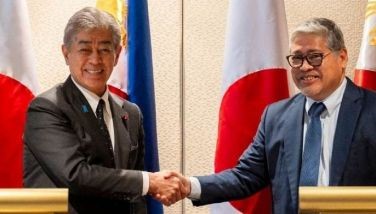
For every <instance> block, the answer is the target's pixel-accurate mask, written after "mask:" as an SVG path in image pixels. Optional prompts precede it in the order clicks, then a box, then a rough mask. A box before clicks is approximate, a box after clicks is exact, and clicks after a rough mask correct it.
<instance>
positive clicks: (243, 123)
mask: <svg viewBox="0 0 376 214" xmlns="http://www.w3.org/2000/svg"><path fill="white" fill-rule="evenodd" d="M287 54H288V33H287V22H286V15H285V8H284V1H280V0H232V1H230V2H229V14H228V22H227V34H226V41H225V59H224V69H223V85H222V87H223V88H222V90H223V97H222V102H221V107H220V112H219V125H218V141H217V148H216V153H215V172H220V171H222V170H225V169H228V168H231V167H234V166H235V165H236V164H237V161H238V159H239V157H240V156H241V154H242V153H243V151H244V150H245V149H246V148H247V147H248V146H249V144H250V143H251V142H252V139H253V137H254V135H255V133H256V131H257V127H258V124H259V122H260V119H261V114H262V112H263V110H264V108H265V107H266V106H267V105H268V104H270V103H272V102H275V101H278V100H280V99H283V98H287V97H289V86H288V78H287V69H286V68H287V67H288V65H287V62H286V60H285V56H286V55H287ZM211 211H212V213H239V212H241V213H255V214H256V213H257V214H260V213H261V214H262V213H270V212H271V194H270V189H269V188H265V189H264V190H262V191H260V192H258V193H257V194H255V195H253V196H252V197H250V198H247V199H244V200H239V201H231V202H230V203H228V202H225V203H221V204H218V205H213V206H212V207H211Z"/></svg>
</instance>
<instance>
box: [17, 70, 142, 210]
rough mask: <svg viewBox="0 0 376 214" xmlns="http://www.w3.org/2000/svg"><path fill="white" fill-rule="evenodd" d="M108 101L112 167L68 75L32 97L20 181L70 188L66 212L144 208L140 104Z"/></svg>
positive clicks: (94, 121)
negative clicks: (112, 143) (112, 156)
mask: <svg viewBox="0 0 376 214" xmlns="http://www.w3.org/2000/svg"><path fill="white" fill-rule="evenodd" d="M109 102H110V106H111V111H112V115H113V116H112V117H113V123H114V130H115V154H114V157H115V168H111V167H110V166H111V155H110V154H109V153H108V150H107V148H106V144H105V143H104V140H105V139H104V136H103V135H102V134H101V132H100V130H99V126H98V123H97V119H96V117H95V114H94V112H93V111H92V110H91V108H90V106H89V103H88V102H87V100H86V99H85V97H84V96H83V94H82V93H81V92H80V91H79V90H78V88H77V87H76V86H75V85H74V83H73V82H72V80H71V78H70V77H69V78H68V79H67V80H66V81H65V83H64V84H60V85H57V86H56V87H54V88H52V89H50V90H48V91H47V92H45V93H43V94H41V95H40V96H38V97H36V98H35V99H34V100H33V101H32V103H31V104H30V107H29V109H28V112H27V122H26V128H25V135H24V142H25V145H24V186H25V187H32V188H50V187H51V188H56V187H57V188H69V212H70V213H146V204H145V200H144V198H143V197H141V193H142V182H143V180H142V173H141V172H140V171H139V170H143V166H144V162H143V161H144V141H143V140H144V139H143V138H144V134H143V128H142V115H141V113H140V110H139V109H138V107H137V106H136V105H134V104H132V103H130V102H127V101H126V102H125V103H124V105H123V106H122V107H121V106H119V105H118V104H117V103H116V102H114V101H113V99H112V98H111V96H110V97H109Z"/></svg>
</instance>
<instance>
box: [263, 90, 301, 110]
mask: <svg viewBox="0 0 376 214" xmlns="http://www.w3.org/2000/svg"><path fill="white" fill-rule="evenodd" d="M302 99H303V100H304V99H305V98H304V96H303V95H302V94H301V93H298V94H295V95H294V96H292V97H289V98H285V99H283V100H279V101H277V102H274V103H272V104H270V105H269V106H268V109H270V110H277V111H281V110H282V111H284V110H287V109H288V107H289V106H291V105H294V104H295V103H297V102H300V101H302Z"/></svg>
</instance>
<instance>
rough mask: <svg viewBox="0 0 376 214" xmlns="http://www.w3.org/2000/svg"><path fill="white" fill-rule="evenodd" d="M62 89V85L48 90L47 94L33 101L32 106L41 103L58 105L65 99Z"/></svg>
mask: <svg viewBox="0 0 376 214" xmlns="http://www.w3.org/2000/svg"><path fill="white" fill-rule="evenodd" d="M61 88H62V83H61V84H58V85H56V86H54V87H52V88H50V89H48V90H47V91H45V92H42V93H41V94H39V95H38V96H36V97H35V98H34V99H33V100H32V102H31V105H35V104H37V103H41V102H42V103H46V102H50V103H54V104H57V103H58V99H59V98H62V97H63V95H62V90H61Z"/></svg>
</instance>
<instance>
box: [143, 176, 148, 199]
mask: <svg viewBox="0 0 376 214" xmlns="http://www.w3.org/2000/svg"><path fill="white" fill-rule="evenodd" d="M148 191H149V173H148V172H144V171H142V196H144V195H146V194H148Z"/></svg>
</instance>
